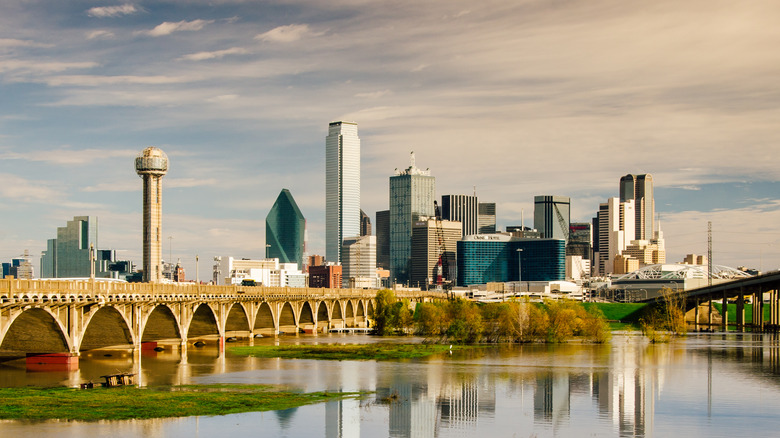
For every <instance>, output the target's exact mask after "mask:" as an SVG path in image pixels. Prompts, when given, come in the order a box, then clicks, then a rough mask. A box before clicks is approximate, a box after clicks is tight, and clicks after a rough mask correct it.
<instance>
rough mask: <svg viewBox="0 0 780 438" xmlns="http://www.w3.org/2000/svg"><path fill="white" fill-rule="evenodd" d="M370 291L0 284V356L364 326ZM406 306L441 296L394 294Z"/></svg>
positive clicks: (100, 282) (94, 282) (95, 282)
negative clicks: (406, 302) (409, 302)
mask: <svg viewBox="0 0 780 438" xmlns="http://www.w3.org/2000/svg"><path fill="white" fill-rule="evenodd" d="M375 296H376V291H372V290H363V289H310V288H272V287H246V286H207V285H178V284H152V283H124V282H115V281H105V280H80V281H69V280H19V279H0V356H5V357H20V356H24V355H26V354H29V353H35V354H38V353H68V354H70V355H78V354H79V353H80V352H81V351H85V350H92V349H96V348H105V347H112V346H132V347H133V348H136V349H138V348H140V347H141V345H142V344H143V343H147V342H163V343H176V342H180V343H181V344H182V345H186V343H187V342H194V341H195V340H198V339H213V340H219V342H220V345H222V342H224V340H225V338H226V337H251V336H253V335H255V334H270V335H273V334H279V333H298V332H299V331H301V330H302V331H307V332H312V333H316V332H323V331H326V330H328V329H331V328H344V327H367V326H368V315H370V314H371V312H372V310H373V306H374V298H375ZM396 296H398V297H399V298H408V299H410V301H412V302H419V301H427V300H431V299H445V298H446V295H445V294H443V293H441V292H433V291H428V292H403V291H399V292H396Z"/></svg>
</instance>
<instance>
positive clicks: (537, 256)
mask: <svg viewBox="0 0 780 438" xmlns="http://www.w3.org/2000/svg"><path fill="white" fill-rule="evenodd" d="M457 248H458V256H457V259H458V285H459V286H469V285H474V284H486V283H491V282H501V283H504V282H508V281H562V280H564V279H565V278H566V259H565V255H566V249H565V248H566V246H565V243H564V241H563V239H523V238H517V237H512V236H508V235H504V234H492V235H491V234H484V235H475V236H466V237H464V238H463V240H461V241H459V242H458V243H457ZM520 274H521V275H520Z"/></svg>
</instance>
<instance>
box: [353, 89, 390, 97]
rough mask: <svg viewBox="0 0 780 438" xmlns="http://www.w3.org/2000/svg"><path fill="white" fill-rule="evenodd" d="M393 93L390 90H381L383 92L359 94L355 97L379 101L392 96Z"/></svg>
mask: <svg viewBox="0 0 780 438" xmlns="http://www.w3.org/2000/svg"><path fill="white" fill-rule="evenodd" d="M391 93H392V91H390V90H381V91H371V92H368V93H358V94H356V95H355V97H363V98H367V99H378V98H380V97H382V96H387V95H388V94H391Z"/></svg>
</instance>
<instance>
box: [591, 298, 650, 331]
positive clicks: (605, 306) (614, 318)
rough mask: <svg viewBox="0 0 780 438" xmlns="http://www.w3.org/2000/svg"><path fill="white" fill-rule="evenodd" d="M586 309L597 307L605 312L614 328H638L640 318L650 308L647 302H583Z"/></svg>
mask: <svg viewBox="0 0 780 438" xmlns="http://www.w3.org/2000/svg"><path fill="white" fill-rule="evenodd" d="M582 304H583V306H585V308H586V309H589V308H590V307H596V308H598V309H600V310H601V312H602V313H604V317H605V318H606V319H607V321H610V326H611V327H612V329H613V330H626V329H631V328H633V329H636V328H638V327H639V320H640V319H641V318H642V317H643V316H644V315H645V313H646V312H647V311H648V310H649V307H648V304H645V303H582ZM616 323H617V324H616Z"/></svg>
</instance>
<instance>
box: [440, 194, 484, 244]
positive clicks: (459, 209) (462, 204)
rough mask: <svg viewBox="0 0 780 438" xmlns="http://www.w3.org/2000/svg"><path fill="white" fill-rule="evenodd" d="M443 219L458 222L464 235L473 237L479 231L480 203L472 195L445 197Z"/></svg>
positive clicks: (442, 209) (443, 197) (442, 204)
mask: <svg viewBox="0 0 780 438" xmlns="http://www.w3.org/2000/svg"><path fill="white" fill-rule="evenodd" d="M441 218H442V219H443V220H448V221H458V222H460V223H461V226H462V227H463V235H464V236H471V235H473V234H477V232H478V231H479V201H478V200H477V197H476V196H470V195H443V196H442V197H441Z"/></svg>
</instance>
